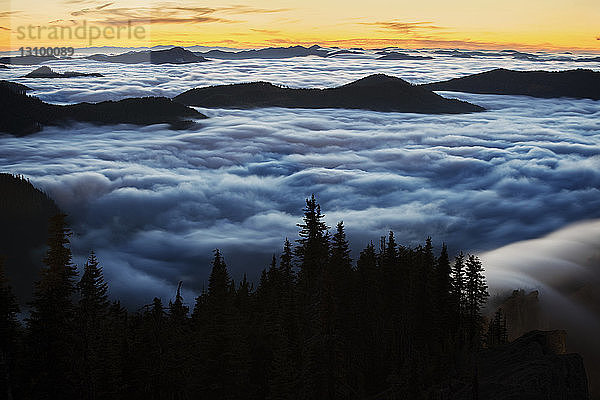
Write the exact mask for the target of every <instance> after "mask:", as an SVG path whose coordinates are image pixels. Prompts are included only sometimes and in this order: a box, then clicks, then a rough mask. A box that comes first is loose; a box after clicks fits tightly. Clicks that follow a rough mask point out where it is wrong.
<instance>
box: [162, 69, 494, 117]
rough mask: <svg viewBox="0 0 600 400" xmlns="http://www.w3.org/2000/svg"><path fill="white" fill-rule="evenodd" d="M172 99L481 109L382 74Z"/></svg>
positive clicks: (206, 91) (241, 104) (229, 88)
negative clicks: (322, 85) (314, 85)
mask: <svg viewBox="0 0 600 400" xmlns="http://www.w3.org/2000/svg"><path fill="white" fill-rule="evenodd" d="M174 100H175V101H178V102H180V103H182V104H186V105H192V106H199V107H207V108H260V107H285V108H347V109H364V110H373V111H387V112H389V111H392V112H412V113H432V114H445V113H448V114H455V113H468V112H477V111H483V110H484V109H483V108H482V107H480V106H477V105H474V104H470V103H467V102H464V101H460V100H456V99H447V98H444V97H442V96H439V95H437V94H435V93H433V92H431V91H429V90H426V89H424V88H422V87H418V86H414V85H411V84H410V83H408V82H406V81H404V80H402V79H400V78H396V77H392V76H388V75H383V74H376V75H370V76H367V77H365V78H362V79H359V80H357V81H355V82H351V83H348V84H346V85H342V86H339V87H334V88H328V89H291V88H287V87H279V86H275V85H273V84H271V83H269V82H252V83H238V84H232V85H218V86H209V87H203V88H196V89H191V90H188V91H186V92H184V93H182V94H180V95H178V96H176V97H174Z"/></svg>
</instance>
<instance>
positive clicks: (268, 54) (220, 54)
mask: <svg viewBox="0 0 600 400" xmlns="http://www.w3.org/2000/svg"><path fill="white" fill-rule="evenodd" d="M328 53H329V52H328V51H327V50H323V49H321V48H320V47H319V46H317V45H313V46H310V47H304V46H290V47H267V48H264V49H256V50H255V49H252V50H242V51H236V52H234V51H223V50H210V51H207V52H205V53H195V54H197V55H199V56H202V57H207V58H221V59H233V60H235V59H247V58H292V57H306V56H319V57H327V55H328Z"/></svg>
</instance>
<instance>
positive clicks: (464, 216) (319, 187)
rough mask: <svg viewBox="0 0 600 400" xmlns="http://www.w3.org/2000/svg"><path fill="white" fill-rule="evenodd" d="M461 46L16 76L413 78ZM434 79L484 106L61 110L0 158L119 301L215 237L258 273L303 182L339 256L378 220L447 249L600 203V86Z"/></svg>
mask: <svg viewBox="0 0 600 400" xmlns="http://www.w3.org/2000/svg"><path fill="white" fill-rule="evenodd" d="M470 62H471V61H469V60H464V59H458V61H456V60H453V61H451V60H449V61H447V65H446V66H448V65H450V66H452V68H453V69H452V68H450V71H451V72H444V70H443V69H442V67H439V65H438V64H437V63H424V62H413V61H411V62H402V63H395V62H392V63H387V64H386V63H382V62H375V61H373V60H366V61H364V63H363V62H362V61H361V60H359V61H356V60H353V61H352V62H349V61H348V60H324V59H312V58H310V59H307V60H306V63H299V62H298V61H297V60H296V61H293V60H287V61H283V60H276V61H275V60H271V61H269V62H266V61H261V60H250V61H247V60H246V61H244V62H243V63H240V62H235V61H233V62H230V61H223V62H221V61H219V62H215V63H216V64H215V65H220V66H221V67H222V68H221V69H219V68H217V67H216V66H215V65H213V63H203V64H202V66H192V67H189V66H186V67H175V66H164V67H163V66H149V65H148V66H146V65H138V66H121V65H119V66H118V70H119V71H120V72H117V67H115V66H114V65H112V64H111V65H106V64H101V63H93V62H88V61H78V62H77V63H75V64H74V65H77V66H78V67H77V68H73V66H72V65H71V64H69V67H68V69H69V70H73V69H78V70H82V71H85V72H90V71H94V72H102V73H106V78H103V79H98V80H96V79H87V78H86V79H82V80H75V79H73V80H70V81H69V85H65V84H64V83H59V82H56V81H57V80H36V81H33V80H24V79H22V80H19V81H20V82H24V83H27V84H28V85H30V86H33V87H35V88H37V89H38V90H37V91H36V93H37V94H39V95H40V96H41V97H42V98H43V99H45V100H51V101H62V102H72V101H82V100H92V99H93V100H101V99H104V98H121V97H125V96H131V95H137V96H139V95H150V94H163V95H164V94H167V95H173V94H176V93H179V92H181V91H182V90H184V89H187V88H190V87H193V86H198V85H201V84H207V83H216V82H221V81H224V82H231V81H249V80H257V79H265V80H272V81H275V82H279V83H285V84H289V85H291V86H312V85H317V86H331V85H332V84H339V83H344V82H347V81H350V80H352V79H354V78H357V77H360V76H364V75H366V74H367V73H372V72H387V73H393V74H395V75H399V76H407V77H408V78H409V79H411V80H413V81H428V80H433V79H440V78H442V77H443V78H446V77H448V76H449V74H450V73H453V74H455V75H459V74H462V73H464V72H465V71H466V70H468V69H475V67H473V65H474V64H469V63H470ZM510 62H512V61H506V62H505V63H510ZM208 64H211V66H208V67H206V69H205V70H202V71H201V70H200V69H201V68H202V69H203V68H205V65H208ZM415 65H420V66H421V68H422V69H419V68H416V67H414V66H415ZM384 66H385V67H384ZM372 68H375V70H373V69H372ZM477 68H479V69H484V67H483V66H481V65H479V66H478V67H477ZM56 69H57V70H61V69H67V67H66V66H65V65H61V64H59V67H58V68H56ZM485 69H487V68H485ZM21 70H25V68H24V67H18V68H17V67H15V68H13V69H11V71H10V73H11V74H13V75H12V76H15V75H17V74H20V72H21ZM3 74H4V75H6V73H3ZM4 75H3V76H4ZM443 94H444V95H446V96H454V97H459V98H461V99H463V100H467V101H469V102H472V103H475V104H479V105H482V106H484V107H486V108H487V109H488V110H489V111H486V112H484V113H477V114H472V115H453V116H427V115H413V114H399V113H378V112H370V111H358V110H286V109H262V110H252V111H242V110H203V109H201V110H200V111H202V112H203V113H205V114H207V115H209V116H210V117H211V118H210V119H208V120H203V121H200V122H199V126H198V127H197V128H195V129H194V130H191V131H183V132H181V131H179V132H175V131H171V130H168V129H167V128H166V127H164V126H159V125H157V126H151V127H146V128H139V127H130V126H117V127H93V126H89V125H76V126H74V127H72V128H71V129H68V130H62V129H59V128H48V129H45V130H44V131H42V132H41V133H39V134H36V135H33V136H29V137H26V138H11V137H0V149H1V150H0V164H1V165H2V166H3V169H4V170H6V171H8V172H14V173H20V174H24V175H26V176H28V177H30V178H31V181H32V182H33V183H34V184H35V185H37V186H39V187H41V188H43V189H44V190H46V191H47V192H48V193H49V194H50V195H51V196H52V197H53V198H54V199H55V200H56V201H57V202H58V204H59V205H60V206H61V207H63V208H64V209H65V210H66V211H67V212H68V213H69V214H71V216H72V218H73V222H74V229H75V232H76V236H75V237H74V241H73V242H74V243H73V246H74V250H75V252H76V262H77V263H79V264H80V265H81V264H82V263H83V261H84V257H85V254H86V253H87V251H89V250H90V249H94V250H96V252H97V253H98V255H99V257H100V259H101V261H102V263H103V264H104V266H105V271H106V274H107V276H108V278H109V279H110V281H111V284H112V287H111V290H112V294H113V295H115V296H118V297H125V298H127V299H129V301H130V302H131V304H142V303H143V302H145V301H149V300H150V299H151V298H152V297H154V296H155V295H159V296H162V297H163V298H165V299H166V298H170V297H172V295H173V293H174V285H175V284H176V283H177V282H178V281H179V280H184V282H185V287H186V290H187V291H188V297H187V299H188V301H190V302H191V301H192V297H193V294H194V293H197V291H199V290H200V289H201V288H202V285H203V284H204V283H205V281H206V278H207V275H208V271H209V260H210V256H211V251H212V249H214V248H216V247H219V248H222V249H223V250H224V251H225V256H226V260H227V262H228V263H229V264H230V266H231V269H232V271H233V275H234V277H235V278H239V277H240V276H241V273H242V272H244V271H247V272H249V276H250V278H255V277H256V276H257V275H258V272H259V271H260V269H261V268H264V267H265V266H266V265H267V264H268V262H269V260H270V256H271V254H273V253H274V252H279V250H280V247H281V244H282V241H283V239H284V237H285V236H288V237H290V239H293V238H295V237H296V233H297V228H296V226H295V224H296V223H297V222H298V221H299V218H300V214H301V209H302V207H303V201H304V198H305V197H307V196H310V194H311V193H316V194H317V195H318V198H319V201H320V202H321V205H322V207H323V209H324V211H325V213H326V215H327V217H326V219H327V223H328V224H329V225H330V226H334V225H335V223H336V222H337V221H339V220H344V222H345V225H346V226H347V228H348V234H349V237H350V239H351V242H352V247H353V255H354V257H356V256H357V254H358V251H359V250H360V249H361V248H363V247H364V246H365V245H366V244H367V243H368V242H369V241H370V240H377V238H378V237H379V236H380V235H382V234H385V233H386V231H387V230H389V229H393V230H394V231H395V232H396V233H397V237H398V238H399V240H400V241H401V242H402V243H405V244H409V245H413V244H416V243H419V242H422V241H423V240H424V238H425V237H426V236H427V235H432V236H433V237H434V242H435V243H436V245H437V246H438V248H439V245H440V244H441V241H445V242H447V243H448V244H449V245H450V247H451V249H452V250H454V251H457V250H459V249H462V250H465V251H483V250H490V249H493V248H496V247H498V246H502V245H506V244H508V243H511V242H515V241H518V240H523V239H531V238H536V237H539V236H541V235H544V234H547V233H548V232H551V231H553V230H556V229H559V228H561V227H564V226H565V225H567V224H570V223H572V222H575V221H580V220H584V219H590V218H600V196H599V194H600V193H599V191H600V137H598V135H597V132H598V131H600V102H594V101H592V100H572V99H532V98H527V97H518V96H491V95H467V94H461V95H458V94H456V93H443ZM233 249H235V253H234V251H233Z"/></svg>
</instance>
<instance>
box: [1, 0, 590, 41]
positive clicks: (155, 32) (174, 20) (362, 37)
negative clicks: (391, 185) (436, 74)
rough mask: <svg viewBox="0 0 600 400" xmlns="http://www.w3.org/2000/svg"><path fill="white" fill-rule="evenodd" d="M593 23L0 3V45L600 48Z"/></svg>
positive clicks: (551, 1)
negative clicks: (133, 29)
mask: <svg viewBox="0 0 600 400" xmlns="http://www.w3.org/2000/svg"><path fill="white" fill-rule="evenodd" d="M599 20H600V6H599V5H598V1H597V0H573V1H569V2H565V1H563V0H527V1H522V0H504V1H501V2H499V1H496V0H495V1H490V0H479V1H472V0H455V1H447V0H422V1H410V2H407V1H398V0H394V1H390V0H371V1H368V2H364V1H360V2H359V1H345V0H328V1H320V0H303V1H297V0H277V1H274V0H252V1H249V0H232V1H217V2H206V1H198V0H188V1H178V2H174V1H160V0H154V1H142V0H113V1H110V0H100V1H97V0H47V1H44V2H40V1H39V0H13V1H10V0H0V50H9V49H12V50H16V49H18V48H20V47H35V46H53V47H56V46H58V47H76V48H77V47H93V46H115V47H120V46H126V47H145V46H153V45H181V46H192V45H205V46H222V47H234V48H251V47H265V46H287V45H294V44H304V45H310V44H319V45H323V46H340V47H346V48H348V47H364V48H378V47H386V46H396V47H403V48H464V49H476V48H488V49H506V48H511V49H527V50H564V51H566V50H572V51H600V25H599V24H598V21H599ZM84 23H85V25H84ZM30 26H31V27H33V29H29V27H30ZM37 27H39V28H37ZM77 27H80V28H81V29H80V31H79V35H78V38H76V37H74V36H76V35H75V33H74V29H75V28H77ZM136 27H137V28H139V29H138V31H137V34H134V32H132V28H136ZM119 28H121V29H120V31H119V33H120V34H119V36H118V37H117V34H116V33H115V32H116V31H117V30H118V29H119ZM53 32H54V33H55V34H54V36H53V35H52V34H51V33H53ZM69 32H70V37H69ZM84 32H85V34H84Z"/></svg>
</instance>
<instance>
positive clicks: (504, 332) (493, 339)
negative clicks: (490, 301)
mask: <svg viewBox="0 0 600 400" xmlns="http://www.w3.org/2000/svg"><path fill="white" fill-rule="evenodd" d="M505 343H508V329H507V326H506V318H505V316H504V313H503V312H502V309H501V308H500V309H498V310H497V311H496V312H495V313H494V318H492V320H491V321H490V324H489V327H488V331H487V333H486V344H487V347H495V346H500V345H502V344H505Z"/></svg>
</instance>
